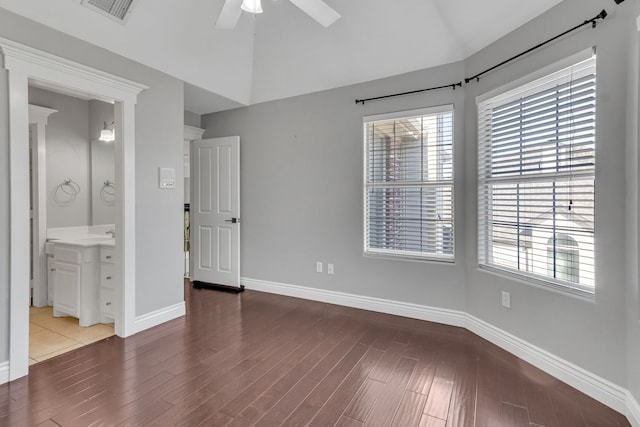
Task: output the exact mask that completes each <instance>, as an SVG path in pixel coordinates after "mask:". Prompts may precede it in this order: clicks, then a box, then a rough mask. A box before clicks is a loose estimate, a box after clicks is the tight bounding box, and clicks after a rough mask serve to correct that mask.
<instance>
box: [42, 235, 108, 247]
mask: <svg viewBox="0 0 640 427" xmlns="http://www.w3.org/2000/svg"><path fill="white" fill-rule="evenodd" d="M47 242H50V243H53V244H64V245H72V246H82V247H89V246H107V247H114V246H115V244H116V239H114V238H112V237H109V236H101V235H91V234H87V235H86V236H77V237H68V238H65V237H61V238H53V239H47Z"/></svg>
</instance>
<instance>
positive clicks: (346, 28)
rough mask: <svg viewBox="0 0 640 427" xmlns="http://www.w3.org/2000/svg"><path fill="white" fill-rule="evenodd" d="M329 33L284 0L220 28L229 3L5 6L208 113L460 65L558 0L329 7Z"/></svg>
mask: <svg viewBox="0 0 640 427" xmlns="http://www.w3.org/2000/svg"><path fill="white" fill-rule="evenodd" d="M325 1H326V2H327V3H328V4H329V5H330V6H331V7H333V8H334V9H335V10H337V11H338V12H339V13H340V14H341V15H342V18H341V19H339V20H338V21H337V22H336V23H335V24H333V25H332V26H331V27H329V28H324V27H322V26H321V25H319V24H317V23H316V22H315V21H313V20H312V19H311V18H310V17H309V16H307V15H306V14H304V12H302V11H301V10H300V9H298V8H297V7H295V6H294V5H293V4H292V3H290V2H289V1H287V0H263V9H264V13H263V14H261V15H251V14H248V13H246V12H243V14H242V16H241V18H240V22H239V24H238V26H237V27H236V28H235V29H234V30H216V29H215V28H214V24H215V21H216V18H217V16H218V13H219V11H220V9H221V8H222V4H223V0H181V1H175V0H139V1H138V2H137V4H136V6H135V8H134V9H133V11H132V13H131V15H130V17H129V19H128V21H127V23H126V25H124V26H123V25H121V24H119V23H117V22H114V21H113V20H110V19H108V18H105V17H104V16H102V15H100V14H97V13H95V12H93V11H92V10H90V9H88V8H85V7H84V6H82V5H81V4H80V0H58V1H51V0H28V1H25V0H0V7H2V8H5V9H8V10H10V11H12V12H15V13H17V14H19V15H23V16H25V17H27V18H30V19H33V20H34V21H37V22H40V23H42V24H44V25H47V26H49V27H52V28H54V29H57V30H59V31H62V32H65V33H67V34H70V35H72V36H75V37H78V38H80V39H83V40H86V41H88V42H90V43H92V44H95V45H97V46H100V47H102V48H105V49H107V50H110V51H112V52H115V53H117V54H120V55H122V56H124V57H127V58H130V59H132V60H135V61H137V62H140V63H142V64H145V65H147V66H150V67H152V68H155V69H158V70H160V71H163V72H165V73H167V74H170V75H172V76H174V77H176V78H179V79H181V80H184V81H185V82H186V83H187V84H186V85H185V108H186V109H188V110H189V111H193V112H195V113H198V114H205V113H209V112H214V111H220V110H224V109H229V108H236V107H238V106H242V105H248V104H253V103H257V102H264V101H269V100H273V99H279V98H285V97H289V96H295V95H301V94H304V93H310V92H316V91H320V90H325V89H330V88H335V87H340V86H345V85H349V84H354V83H359V82H364V81H369V80H374V79H378V78H383V77H388V76H392V75H397V74H402V73H406V72H410V71H415V70H419V69H423V68H429V67H433V66H437V65H442V64H446V63H450V62H454V61H458V60H462V59H465V58H467V57H468V56H470V55H471V54H473V53H475V52H477V51H478V50H480V49H482V48H483V47H485V46H487V45H488V44H490V43H492V42H493V41H495V40H497V39H498V38H500V37H502V36H504V35H506V34H508V33H509V32H511V31H512V30H514V29H515V28H517V27H519V26H521V25H522V24H524V23H526V22H527V21H529V20H531V19H532V18H534V17H535V16H537V15H539V14H541V13H542V12H544V11H546V10H547V9H549V8H551V7H553V6H555V5H556V4H558V3H560V1H561V0H535V1H531V0H348V1H345V0H325Z"/></svg>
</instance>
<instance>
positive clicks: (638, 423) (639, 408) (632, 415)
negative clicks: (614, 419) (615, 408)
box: [627, 391, 640, 427]
mask: <svg viewBox="0 0 640 427" xmlns="http://www.w3.org/2000/svg"><path fill="white" fill-rule="evenodd" d="M627 418H628V419H629V422H630V423H631V425H632V426H634V427H640V403H638V401H637V400H636V399H635V398H634V397H633V395H632V394H631V392H630V391H627Z"/></svg>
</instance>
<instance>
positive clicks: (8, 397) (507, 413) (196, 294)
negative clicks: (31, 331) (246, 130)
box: [0, 286, 629, 427]
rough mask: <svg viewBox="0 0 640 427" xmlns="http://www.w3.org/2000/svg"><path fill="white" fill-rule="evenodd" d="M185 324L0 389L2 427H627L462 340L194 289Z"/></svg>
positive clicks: (102, 348)
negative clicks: (144, 426)
mask: <svg viewBox="0 0 640 427" xmlns="http://www.w3.org/2000/svg"><path fill="white" fill-rule="evenodd" d="M185 292H186V299H187V316H186V317H185V318H183V319H177V320H174V321H172V322H169V323H166V324H164V325H161V326H158V327H156V328H153V329H151V330H148V331H145V332H143V333H140V334H138V335H135V336H133V337H130V338H127V339H124V340H123V339H120V338H118V337H112V338H108V339H106V340H103V341H100V342H97V343H95V344H91V345H89V346H87V347H84V348H81V349H78V350H74V351H72V352H70V353H67V354H64V355H61V356H57V357H55V358H53V359H50V360H47V361H45V362H42V363H39V364H37V365H34V366H32V367H31V370H30V375H29V376H28V377H26V378H23V379H20V380H17V381H14V382H12V383H9V384H4V385H1V386H0V425H1V426H89V425H91V426H103V425H129V426H143V425H150V426H174V425H175V426H198V425H205V426H242V427H246V426H252V425H256V426H280V425H283V426H304V425H310V426H334V425H337V426H402V427H405V426H406V427H409V426H424V427H426V426H430V427H440V426H442V427H444V426H474V425H475V426H491V427H494V426H505V427H517V426H546V427H551V426H558V427H559V426H570V427H574V426H575V427H577V426H585V427H587V426H599V427H603V426H628V425H629V423H628V422H627V420H626V419H625V418H624V417H623V416H622V415H620V414H618V413H616V412H614V411H612V410H610V409H609V408H607V407H605V406H604V405H602V404H600V403H598V402H596V401H595V400H593V399H590V398H589V397H587V396H585V395H584V394H582V393H580V392H578V391H576V390H574V389H572V388H571V387H569V386H567V385H565V384H563V383H561V382H559V381H557V380H555V379H554V378H552V377H550V376H549V375H547V374H545V373H543V372H541V371H540V370H538V369H536V368H534V367H532V366H531V365H529V364H527V363H525V362H523V361H521V360H519V359H517V358H516V357H514V356H512V355H510V354H508V353H506V352H504V351H502V350H501V349H499V348H497V347H496V346H494V345H492V344H490V343H488V342H487V341H485V340H483V339H481V338H479V337H478V336H476V335H474V334H472V333H470V332H468V331H466V330H464V329H460V328H454V327H449V326H443V325H438V324H434V323H428V322H422V321H418V320H412V319H406V318H401V317H395V316H389V315H384V314H378V313H372V312H367V311H361V310H355V309H350V308H345V307H338V306H333V305H328V304H322V303H316V302H311V301H305V300H299V299H294V298H287V297H282V296H277V295H270V294H265V293H260V292H254V291H246V292H244V293H242V294H230V293H224V292H218V291H211V290H205V289H200V290H196V289H192V288H191V287H190V286H186V287H185Z"/></svg>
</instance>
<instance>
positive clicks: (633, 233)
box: [626, 1, 640, 401]
mask: <svg viewBox="0 0 640 427" xmlns="http://www.w3.org/2000/svg"><path fill="white" fill-rule="evenodd" d="M630 9H631V11H630V12H629V14H630V15H631V16H638V15H639V14H640V2H637V1H636V2H635V5H634V7H633V8H630ZM629 27H630V28H628V31H629V33H630V37H629V40H630V43H629V51H628V52H629V53H628V57H629V77H628V83H627V84H628V86H629V91H628V94H629V103H628V111H627V119H628V123H627V135H628V136H627V234H626V235H627V239H628V241H627V275H628V278H627V300H626V302H627V303H626V309H627V319H626V320H627V381H628V384H627V387H628V388H629V390H630V391H631V393H632V394H633V395H634V396H635V397H636V400H638V401H640V364H639V363H638V361H639V360H640V322H639V320H640V299H639V298H638V290H639V289H638V284H639V283H640V281H639V275H638V264H639V262H638V261H639V260H640V258H639V257H640V252H639V251H638V245H639V244H640V242H639V239H638V231H639V228H638V222H639V220H640V217H639V215H638V212H639V210H638V202H639V200H638V191H639V190H640V188H639V186H638V169H639V165H640V158H639V157H638V156H639V154H640V153H639V151H638V140H639V138H638V131H639V130H640V129H639V128H638V126H639V125H640V122H639V119H638V114H639V112H640V111H639V106H640V105H639V102H640V93H639V80H640V62H639V61H640V53H639V52H640V37H639V35H638V32H637V29H636V28H634V23H633V22H630V23H629Z"/></svg>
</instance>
